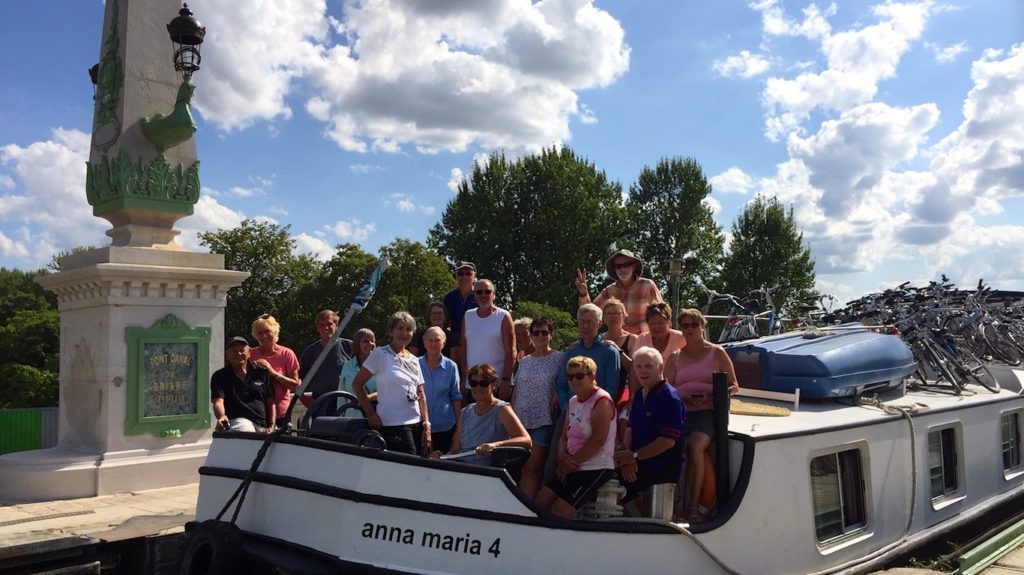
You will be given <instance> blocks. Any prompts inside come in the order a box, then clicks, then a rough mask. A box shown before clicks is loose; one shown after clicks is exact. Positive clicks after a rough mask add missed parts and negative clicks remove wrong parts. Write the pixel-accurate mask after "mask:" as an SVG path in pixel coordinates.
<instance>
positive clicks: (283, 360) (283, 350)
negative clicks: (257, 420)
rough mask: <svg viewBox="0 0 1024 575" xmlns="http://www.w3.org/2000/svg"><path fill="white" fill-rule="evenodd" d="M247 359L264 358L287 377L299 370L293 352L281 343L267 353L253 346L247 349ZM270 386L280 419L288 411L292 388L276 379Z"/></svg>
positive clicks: (297, 361) (275, 369)
mask: <svg viewBox="0 0 1024 575" xmlns="http://www.w3.org/2000/svg"><path fill="white" fill-rule="evenodd" d="M249 359H251V360H252V361H256V360H257V359H265V360H267V362H268V363H270V365H271V367H273V368H274V371H276V372H278V373H280V374H282V375H286V376H288V377H292V376H293V375H294V374H295V373H297V372H298V371H299V360H298V358H296V357H295V352H294V351H292V350H290V349H288V348H287V347H285V346H283V345H279V346H277V349H276V350H275V351H274V352H273V353H269V354H268V353H264V352H263V350H262V349H260V348H259V347H258V346H257V347H254V348H252V349H250V350H249ZM271 387H272V388H273V390H274V404H275V405H277V418H278V419H280V418H282V417H284V414H285V412H286V411H288V404H289V403H290V402H291V400H292V390H290V389H288V388H287V387H285V386H284V385H282V384H281V382H279V381H277V380H276V379H275V380H274V384H273V385H272V386H271Z"/></svg>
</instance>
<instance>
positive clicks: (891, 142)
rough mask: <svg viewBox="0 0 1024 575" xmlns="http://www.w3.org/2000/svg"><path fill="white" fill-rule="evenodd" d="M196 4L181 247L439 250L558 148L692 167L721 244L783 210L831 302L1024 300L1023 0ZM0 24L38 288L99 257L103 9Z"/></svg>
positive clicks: (20, 208) (7, 211)
mask: <svg viewBox="0 0 1024 575" xmlns="http://www.w3.org/2000/svg"><path fill="white" fill-rule="evenodd" d="M124 1H127V0H122V2H124ZM189 4H190V7H191V8H192V9H193V10H194V12H195V15H196V18H197V19H199V20H200V21H201V22H202V23H203V24H204V25H205V26H206V27H207V35H206V41H205V43H204V44H203V47H202V50H203V52H202V54H203V61H202V69H201V70H200V71H199V72H197V73H196V75H195V77H194V81H195V83H196V85H197V90H196V94H195V97H194V99H193V104H194V108H195V112H196V117H197V122H198V124H199V131H198V132H197V134H196V136H195V137H196V145H197V150H198V155H199V159H200V160H201V162H202V172H201V178H202V193H201V197H200V199H199V202H198V204H197V205H196V207H195V215H193V216H190V217H188V218H185V219H182V220H180V221H179V222H178V228H179V229H181V231H182V234H181V236H180V237H179V243H181V244H182V245H183V246H185V247H187V248H189V249H196V250H201V249H202V248H201V247H200V246H199V244H198V241H197V239H196V234H197V233H199V232H202V231H206V230H215V229H227V228H232V227H235V226H237V225H238V223H239V222H241V221H242V220H243V219H244V218H252V219H258V220H265V221H271V222H275V223H279V224H281V225H291V233H292V234H293V236H294V237H295V238H296V240H297V244H298V247H297V249H298V250H299V251H302V252H304V253H310V254H313V255H315V256H316V257H319V258H321V259H326V258H327V257H329V256H330V254H331V253H332V252H333V246H335V245H336V244H338V243H341V242H352V243H357V244H360V245H361V246H362V247H363V249H365V250H367V251H369V252H371V253H375V252H376V250H377V249H378V248H379V247H380V246H381V245H385V244H388V243H390V242H391V241H392V240H394V239H395V238H397V237H402V238H408V239H412V240H418V241H425V239H426V237H427V233H428V231H429V230H430V228H431V227H432V226H433V225H434V224H435V223H437V221H438V220H439V218H440V216H441V214H442V213H443V211H444V209H445V206H446V204H447V203H448V202H449V201H451V200H452V198H453V197H454V190H455V189H456V186H457V184H458V182H459V181H460V180H461V178H462V177H463V176H464V175H468V174H469V173H470V171H471V170H472V167H473V163H474V161H476V160H479V159H482V158H486V156H487V155H488V154H490V153H492V152H494V151H496V150H498V151H502V152H503V153H505V154H506V155H507V156H509V157H513V158H514V157H518V156H520V155H522V154H528V153H533V152H537V151H538V150H540V149H541V148H542V147H548V146H553V145H565V146H569V147H571V148H572V149H573V151H574V152H576V153H577V154H578V155H580V156H582V157H584V158H585V159H587V160H588V161H590V162H593V163H594V164H595V166H596V167H597V168H598V169H599V170H603V171H604V172H605V173H606V174H607V176H608V177H609V179H611V180H613V181H618V182H619V183H621V184H622V187H623V190H624V191H626V190H628V188H629V186H630V185H631V184H632V183H633V182H635V181H636V179H637V176H638V175H639V174H640V172H641V170H642V169H643V168H644V167H645V166H648V167H653V166H654V165H656V163H657V162H658V161H659V159H661V158H664V157H692V158H694V159H695V160H696V161H697V162H699V163H700V165H701V166H702V168H703V170H704V174H705V175H706V176H707V178H708V180H709V181H710V183H711V186H712V192H711V194H710V196H709V198H708V200H707V202H708V204H709V205H710V206H711V207H712V208H713V210H714V211H715V217H716V220H717V222H718V223H719V224H720V225H721V226H722V227H723V228H724V230H725V231H726V232H728V230H729V227H730V225H731V223H732V221H733V220H734V219H735V218H736V216H737V215H738V214H739V213H740V212H741V210H742V209H743V206H744V205H745V204H746V203H747V202H749V201H751V200H752V199H753V198H754V197H755V196H756V195H758V194H761V195H765V196H774V197H777V198H778V199H779V200H780V201H781V202H782V203H783V204H784V205H786V206H792V208H793V211H794V216H795V219H796V222H797V224H798V225H799V226H800V228H801V229H802V230H803V233H804V240H805V242H806V243H807V245H808V246H809V248H810V250H811V254H812V257H813V258H814V260H815V271H816V272H817V281H818V288H819V289H820V290H822V291H823V292H825V293H832V294H834V295H836V297H838V298H841V299H844V298H845V299H851V298H854V297H857V296H859V295H861V294H863V293H867V292H871V291H876V290H879V289H883V288H886V287H892V286H894V285H896V284H899V283H902V282H904V281H908V280H910V281H914V282H915V283H923V282H926V281H927V280H929V279H937V278H938V277H939V275H940V274H942V273H945V274H947V275H948V276H949V277H950V278H952V279H953V280H954V281H956V282H958V283H960V284H961V285H965V286H969V285H973V284H975V283H976V282H977V280H978V278H982V277H983V278H984V279H985V280H986V282H988V283H990V284H991V285H993V286H994V287H996V288H1002V289H1016V290H1024V256H1022V255H1021V251H1022V248H1024V121H1022V118H1024V2H1020V1H1019V0H952V1H920V2H860V1H846V0H839V1H837V2H827V3H826V2H819V3H809V2H805V1H796V2H793V1H783V0H754V1H750V2H744V1H732V0H614V1H612V0H607V1H592V0H544V1H541V2H530V1H529V0H487V1H480V0H445V1H443V2H440V1H438V2H433V1H416V0H362V1H358V2H354V1H348V0H345V1H340V0H247V1H245V2H239V1H238V0H193V1H192V2H190V3H189ZM168 6H169V10H168V14H167V16H166V19H167V20H168V21H169V20H170V19H171V18H172V17H173V16H174V15H175V8H176V6H175V4H174V3H173V2H169V3H168ZM4 13H5V20H6V21H7V22H9V23H16V24H17V25H11V26H8V27H7V30H6V32H5V33H4V34H3V36H2V37H0V49H2V53H3V54H5V57H4V61H3V65H2V69H3V72H4V74H3V76H4V82H3V83H2V84H0V266H5V267H16V268H21V269H35V268H38V267H40V266H42V265H45V264H46V263H48V262H49V261H50V259H51V257H52V255H53V254H54V253H56V252H57V251H59V250H66V249H70V248H72V247H75V246H81V245H92V246H101V245H106V244H108V243H109V239H108V238H107V236H106V235H105V234H104V232H105V231H106V230H107V229H109V227H110V225H109V224H108V223H107V222H106V221H105V220H102V219H99V218H96V217H93V216H92V212H91V208H90V206H89V205H88V203H87V202H86V197H85V187H84V184H85V163H86V162H87V160H88V155H89V149H88V148H89V141H90V130H91V126H92V113H93V110H92V91H93V88H92V85H91V84H90V82H89V79H88V75H87V73H86V71H87V70H88V68H89V67H90V66H92V64H94V63H95V62H96V61H98V59H99V54H100V41H101V38H100V33H101V26H102V20H103V3H102V2H101V1H100V0H12V1H8V2H4ZM159 41H165V40H164V39H162V38H161V39H159ZM168 44H169V41H168ZM169 54H170V46H169V45H168V65H170V64H169V62H170V55H169ZM171 105H172V103H168V106H167V107H168V109H169V108H170V107H171ZM445 255H446V256H447V257H448V258H449V259H452V260H457V259H460V255H459V254H445ZM711 287H714V286H711Z"/></svg>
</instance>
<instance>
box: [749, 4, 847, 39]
mask: <svg viewBox="0 0 1024 575" xmlns="http://www.w3.org/2000/svg"><path fill="white" fill-rule="evenodd" d="M749 6H750V7H751V8H753V9H754V10H757V11H758V12H760V13H761V25H762V27H763V29H764V34H765V36H803V37H805V38H810V39H814V38H821V37H823V36H827V35H828V34H829V32H830V31H831V30H832V26H831V25H830V24H829V23H828V20H827V18H829V17H831V16H834V15H835V13H836V5H835V3H834V2H833V3H832V4H829V7H828V8H826V9H825V11H824V12H821V10H820V9H819V8H818V6H817V5H816V4H811V5H809V6H807V7H806V8H804V9H803V12H804V19H803V20H802V21H800V22H797V21H796V20H793V19H792V18H790V17H788V16H786V14H785V13H784V12H783V10H782V7H781V6H779V1H778V0H761V1H760V2H751V3H750V4H749Z"/></svg>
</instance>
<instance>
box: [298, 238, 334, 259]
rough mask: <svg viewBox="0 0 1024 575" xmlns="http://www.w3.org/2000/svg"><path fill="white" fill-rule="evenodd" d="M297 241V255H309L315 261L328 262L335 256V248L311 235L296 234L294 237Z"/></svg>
mask: <svg viewBox="0 0 1024 575" xmlns="http://www.w3.org/2000/svg"><path fill="white" fill-rule="evenodd" d="M292 239H294V240H295V253H296V254H308V255H310V256H313V258H314V259H316V260H319V261H322V262H326V261H328V260H330V259H331V255H333V254H334V248H333V247H332V246H331V245H330V244H328V243H327V242H325V241H324V240H322V239H320V238H318V237H314V236H311V235H309V234H304V233H303V234H296V235H295V236H292Z"/></svg>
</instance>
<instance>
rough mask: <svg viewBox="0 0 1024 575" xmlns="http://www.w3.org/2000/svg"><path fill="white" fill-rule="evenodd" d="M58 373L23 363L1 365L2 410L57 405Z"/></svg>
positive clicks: (0, 395) (0, 405) (0, 398)
mask: <svg viewBox="0 0 1024 575" xmlns="http://www.w3.org/2000/svg"><path fill="white" fill-rule="evenodd" d="M59 391H60V383H59V380H58V376H57V373H56V372H55V371H50V370H48V369H41V368H37V367H32V366H31V365H24V364H21V363H3V364H0V409H8V408H18V407H48V406H51V405H57V398H58V395H59Z"/></svg>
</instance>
